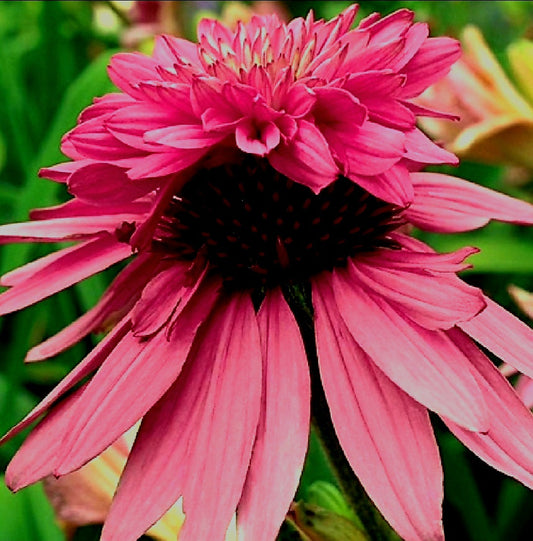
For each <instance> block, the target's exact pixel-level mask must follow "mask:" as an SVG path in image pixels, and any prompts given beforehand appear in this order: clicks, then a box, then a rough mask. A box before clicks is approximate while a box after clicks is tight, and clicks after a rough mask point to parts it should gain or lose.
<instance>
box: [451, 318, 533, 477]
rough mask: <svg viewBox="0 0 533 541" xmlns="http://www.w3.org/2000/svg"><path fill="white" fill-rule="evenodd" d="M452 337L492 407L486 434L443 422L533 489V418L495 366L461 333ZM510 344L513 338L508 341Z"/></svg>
mask: <svg viewBox="0 0 533 541" xmlns="http://www.w3.org/2000/svg"><path fill="white" fill-rule="evenodd" d="M449 332H450V336H451V337H452V339H453V341H454V342H455V343H456V344H457V345H458V346H459V347H460V348H461V349H462V350H463V351H464V353H465V354H466V356H467V357H468V358H469V359H470V361H471V362H472V364H473V365H474V367H475V368H476V370H477V372H478V374H479V375H478V381H479V384H480V387H481V389H482V391H483V393H484V394H485V396H486V397H487V402H489V403H490V404H491V415H490V428H489V430H488V432H487V433H482V434H480V433H476V432H470V431H468V430H464V429H463V428H461V427H459V426H457V425H456V424H455V423H453V422H451V421H449V420H447V419H444V421H445V422H446V424H447V425H448V428H450V430H451V431H452V432H453V433H454V434H455V435H456V436H457V437H458V438H459V439H460V440H461V441H462V442H463V443H464V444H465V445H466V446H467V447H469V448H470V449H471V450H472V451H473V452H474V453H475V454H476V455H478V456H479V457H480V458H482V459H483V460H484V461H485V462H487V463H488V464H490V465H491V466H492V467H494V468H496V469H497V470H500V471H502V472H503V473H505V474H506V475H510V476H511V477H514V478H516V479H518V480H519V481H520V482H521V483H523V484H525V485H526V486H528V487H530V488H533V416H532V414H531V412H530V411H529V410H528V409H527V408H526V406H525V405H524V404H523V402H522V401H521V400H520V398H518V396H517V395H516V392H515V391H514V389H513V388H512V387H511V386H510V385H509V383H508V382H507V380H506V379H505V377H504V376H503V375H502V374H501V373H500V371H499V370H498V369H497V368H496V367H495V366H494V364H493V363H492V362H491V361H490V360H489V359H488V358H487V357H486V356H485V355H484V354H483V353H482V352H481V351H480V350H479V349H478V348H477V347H476V346H475V345H474V344H473V343H472V341H471V340H470V339H469V338H468V337H467V336H465V335H464V334H463V333H462V332H461V331H460V330H458V329H452V330H451V331H449ZM509 341H511V339H510V338H509Z"/></svg>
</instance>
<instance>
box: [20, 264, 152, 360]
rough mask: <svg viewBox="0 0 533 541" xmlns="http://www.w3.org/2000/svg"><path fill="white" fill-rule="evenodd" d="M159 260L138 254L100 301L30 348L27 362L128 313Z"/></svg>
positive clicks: (102, 327)
mask: <svg viewBox="0 0 533 541" xmlns="http://www.w3.org/2000/svg"><path fill="white" fill-rule="evenodd" d="M157 264H158V259H157V258H154V257H150V256H146V255H139V256H138V257H137V258H136V259H134V260H133V261H132V262H131V263H130V264H129V265H128V266H127V267H126V268H125V269H124V270H123V271H122V272H121V273H120V274H119V275H118V276H117V277H116V278H115V279H114V280H113V281H112V282H111V284H110V285H109V287H108V288H107V289H106V291H105V292H104V294H103V296H102V298H101V299H100V300H99V301H98V303H97V304H96V305H95V306H94V307H93V308H91V309H90V310H89V311H87V312H85V313H84V314H83V315H82V316H81V317H79V318H78V319H77V320H75V321H74V322H73V323H71V324H70V325H68V326H67V327H65V328H64V329H62V330H61V331H59V332H58V333H57V334H55V335H54V336H51V337H50V338H48V339H47V340H45V341H44V342H41V343H40V344H38V345H37V346H35V347H33V348H32V349H30V350H29V351H28V353H27V355H26V359H25V360H26V362H35V361H42V360H43V359H48V358H50V357H53V356H54V355H57V354H58V353H60V352H62V351H64V350H66V349H68V348H70V347H71V346H72V345H74V344H76V343H77V342H79V341H80V340H82V339H83V338H84V337H85V336H87V335H88V334H89V333H91V332H98V331H101V330H105V329H106V328H108V327H109V326H112V325H113V324H114V323H115V322H116V321H117V320H119V319H122V317H123V316H124V315H125V314H126V312H129V311H130V309H131V308H132V307H133V305H134V304H135V302H136V301H137V300H138V298H139V296H140V294H141V290H142V288H143V287H144V285H145V284H146V282H147V281H148V280H149V279H150V276H152V274H153V272H154V270H155V267H156V266H157Z"/></svg>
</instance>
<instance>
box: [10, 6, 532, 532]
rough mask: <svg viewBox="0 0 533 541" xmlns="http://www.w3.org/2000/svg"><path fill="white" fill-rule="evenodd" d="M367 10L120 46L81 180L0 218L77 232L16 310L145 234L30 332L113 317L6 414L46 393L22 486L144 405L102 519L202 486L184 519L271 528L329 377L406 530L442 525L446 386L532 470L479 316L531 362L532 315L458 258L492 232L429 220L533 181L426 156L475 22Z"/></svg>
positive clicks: (513, 462)
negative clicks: (466, 28) (460, 239)
mask: <svg viewBox="0 0 533 541" xmlns="http://www.w3.org/2000/svg"><path fill="white" fill-rule="evenodd" d="M355 14H356V7H351V8H349V9H347V10H346V11H345V12H343V13H342V14H341V15H339V16H338V17H337V18H335V19H333V20H332V21H330V22H324V21H314V19H313V16H312V14H310V15H309V16H308V17H307V19H305V20H303V19H296V20H293V21H292V22H290V23H289V24H282V23H281V22H280V21H279V20H278V19H277V18H276V17H275V16H266V17H254V18H253V19H252V20H251V22H250V23H248V24H246V25H240V26H239V27H238V29H237V30H236V31H235V32H231V31H229V30H228V29H226V28H225V27H224V26H222V25H221V24H220V23H218V22H216V21H211V20H204V21H203V22H201V23H200V26H199V44H198V45H196V44H193V43H190V42H188V41H185V40H183V39H178V38H172V37H168V36H163V37H161V38H159V39H158V40H157V44H156V48H155V51H154V54H153V57H151V58H148V57H146V56H143V55H141V54H135V53H133V54H118V55H116V56H115V57H114V58H113V60H112V62H111V66H110V69H109V73H110V76H111V78H112V80H113V82H114V83H115V84H116V85H117V86H118V87H119V89H120V90H121V92H118V93H115V94H108V95H106V96H104V97H103V98H100V99H98V100H96V102H95V104H94V105H93V106H91V107H89V108H88V109H86V110H85V111H84V112H83V113H82V115H81V117H80V121H79V124H78V126H77V127H76V128H74V129H73V130H72V131H71V132H69V133H68V134H67V135H66V136H65V139H64V142H63V151H64V153H65V154H66V155H67V156H68V157H69V158H71V159H72V161H70V162H68V163H65V164H60V165H57V166H55V167H52V168H49V169H45V170H43V171H42V174H43V176H46V177H48V178H51V179H52V180H55V181H58V182H64V183H66V185H67V187H68V189H69V191H70V193H71V194H72V195H73V196H74V198H73V199H71V200H70V201H68V202H67V203H65V204H64V205H60V206H58V207H54V208H51V209H41V210H38V211H34V212H33V214H32V218H33V221H32V222H29V223H23V224H11V225H5V226H2V227H1V228H0V235H1V237H2V238H3V240H4V242H30V241H32V242H33V241H37V242H55V241H58V240H61V241H66V240H67V241H68V240H71V241H76V243H75V244H74V246H71V247H69V248H66V249H63V250H61V251H59V252H56V253H54V254H52V255H49V256H46V257H45V258H43V259H40V260H37V261H35V262H32V263H29V264H28V265H26V266H24V267H22V268H20V269H17V270H15V271H13V272H11V273H9V274H7V275H6V276H4V278H3V282H2V283H3V284H4V285H6V286H10V287H11V289H9V290H8V291H6V292H5V293H3V294H2V295H1V296H0V310H1V311H2V313H8V312H11V311H14V310H19V309H21V308H23V307H25V306H28V305H30V304H32V303H34V302H37V301H39V300H40V299H42V298H44V297H46V296H48V295H51V294H53V293H55V292H57V291H59V290H62V289H64V288H66V287H68V286H70V285H72V284H74V283H76V282H78V281H79V280H82V279H84V278H86V277H87V276H89V275H92V274H94V273H96V272H98V271H100V270H102V269H104V268H106V267H109V266H110V265H112V264H114V263H116V262H119V261H123V260H126V259H128V258H130V257H131V256H132V255H133V259H132V260H131V262H129V264H128V265H127V266H126V267H125V268H124V270H122V271H121V273H120V274H119V275H118V276H117V278H116V279H115V281H114V282H113V283H112V284H111V285H110V287H109V289H108V291H107V292H106V293H105V294H104V296H103V298H102V299H101V301H100V302H99V303H98V304H97V305H96V306H95V307H94V308H93V309H92V310H90V311H89V312H88V313H86V314H85V315H83V316H82V317H81V318H80V319H78V320H77V321H75V322H74V323H73V324H71V325H70V326H69V327H67V328H66V329H64V330H63V331H61V332H60V333H59V334H58V335H56V336H54V337H51V338H49V339H48V340H47V341H45V342H44V343H42V344H40V345H38V346H36V347H35V348H33V349H32V350H31V351H30V352H29V354H28V360H30V361H36V360H40V359H43V358H46V357H50V356H52V355H55V354H56V353H58V352H59V351H62V350H64V349H66V348H68V347H69V346H71V345H72V344H74V343H75V342H77V341H78V340H80V339H81V338H82V337H83V336H85V335H87V334H88V333H90V332H92V331H95V330H99V329H107V328H110V327H113V329H112V330H111V332H109V334H108V335H107V336H106V338H105V339H104V340H103V341H102V342H101V343H100V344H99V345H98V346H97V347H96V348H95V349H94V350H93V351H92V352H91V353H90V354H89V356H88V357H87V358H85V359H84V360H83V361H82V362H81V363H80V364H79V365H78V366H77V367H76V368H75V369H74V370H73V371H72V372H71V373H70V374H69V375H68V376H67V377H66V378H65V379H64V380H63V381H62V382H61V383H60V384H59V385H58V386H57V387H56V388H55V389H54V390H53V391H52V392H51V394H50V395H49V396H48V397H46V398H45V399H44V400H43V402H42V403H41V404H40V405H39V406H37V407H36V409H35V410H33V411H32V412H31V413H30V414H29V415H28V416H27V417H26V418H25V419H24V420H23V421H22V422H21V423H20V424H19V425H17V426H16V427H15V428H14V429H13V430H12V431H11V432H10V433H9V434H8V435H7V436H6V437H11V436H13V435H14V434H16V433H18V432H20V431H21V430H22V429H23V428H24V427H26V426H28V425H29V424H31V423H32V422H34V421H35V420H37V419H39V418H40V417H41V415H42V414H43V413H45V412H47V414H46V416H45V417H44V419H42V420H41V421H40V423H39V424H38V425H37V427H36V428H35V429H34V430H33V432H32V433H31V435H30V436H29V437H28V439H27V440H26V442H25V443H24V444H23V446H22V447H21V449H20V450H19V452H18V453H17V454H16V455H15V457H14V459H13V461H12V462H11V464H10V466H9V468H8V471H7V482H8V484H9V486H10V487H11V488H12V489H15V490H17V489H19V488H21V487H23V486H25V485H28V484H30V483H33V482H35V481H36V480H38V479H40V478H42V477H44V476H46V475H49V474H51V473H53V474H55V475H58V476H61V475H63V474H66V473H68V472H71V471H73V470H76V469H77V468H79V467H81V466H82V465H83V464H85V463H86V462H87V461H89V460H90V459H91V458H93V457H94V456H96V455H98V454H99V453H100V452H102V451H103V450H104V449H105V448H106V447H107V446H108V445H110V444H111V443H112V442H113V441H115V440H116V439H117V438H118V437H119V436H120V435H121V434H123V433H124V432H125V431H126V430H127V429H128V428H130V427H131V426H132V425H134V424H135V423H136V422H137V421H138V420H139V419H141V418H142V423H141V427H140V430H139V432H138V435H137V438H136V441H135V444H134V446H133V449H132V451H131V454H130V457H129V459H128V463H127V465H126V468H125V470H124V473H123V475H122V479H121V482H120V485H119V488H118V490H117V493H116V495H115V498H114V502H113V505H112V507H111V510H110V512H109V515H108V518H107V521H106V524H105V526H104V530H103V534H102V539H104V540H105V541H127V540H134V539H136V538H137V537H139V536H140V535H141V534H142V533H143V532H144V531H146V530H147V529H148V528H149V527H150V525H151V524H153V523H154V522H155V521H156V520H157V519H158V518H159V517H160V516H161V515H162V514H163V513H164V512H165V510H166V509H168V508H169V507H170V506H171V505H172V504H173V503H174V502H175V501H176V500H178V498H180V497H182V498H183V509H184V512H185V514H186V519H185V524H184V527H183V529H182V531H181V534H180V540H193V541H202V540H209V541H211V540H221V539H223V538H224V534H225V532H226V529H227V527H228V524H229V523H230V520H231V519H232V517H233V515H234V513H235V512H237V525H238V533H239V539H240V540H241V539H244V540H253V541H261V540H264V541H271V540H273V539H274V538H275V536H276V533H277V531H278V529H279V527H280V524H281V522H282V521H283V518H284V516H285V513H286V512H287V510H288V508H289V505H290V502H291V500H292V498H293V496H294V493H295V490H296V487H297V485H298V479H299V476H300V473H301V469H302V465H303V462H304V457H305V453H306V448H307V441H308V432H309V420H310V404H311V402H313V403H316V401H317V400H319V398H320V396H319V395H320V393H322V389H323V392H324V394H325V397H326V399H327V404H328V406H329V413H330V414H331V420H332V422H333V426H334V428H335V432H336V435H337V437H338V440H339V442H340V444H341V446H342V449H343V450H344V453H345V455H346V457H347V459H348V461H349V463H350V465H351V467H352V468H353V470H354V472H355V474H356V475H357V477H358V478H359V479H360V481H361V483H362V485H363V486H364V488H365V489H366V492H367V493H368V495H369V496H370V498H371V499H372V500H373V501H374V502H375V504H376V505H377V506H378V508H379V509H380V510H381V512H382V513H383V515H384V516H385V518H386V519H387V520H388V521H389V522H390V524H391V525H392V526H393V528H394V529H395V530H397V532H398V533H399V534H400V535H401V536H402V537H403V538H405V539H407V540H424V541H427V540H438V539H442V538H443V535H444V534H443V531H442V521H441V500H442V491H443V488H442V471H441V465H440V460H439V455H438V450H437V446H436V443H435V439H434V435H433V431H432V428H431V424H430V420H429V416H428V410H430V411H433V412H435V413H436V414H438V415H439V416H440V417H441V418H442V419H443V420H444V422H445V423H446V424H447V425H448V426H449V427H450V429H451V430H452V431H453V433H454V434H456V435H457V437H458V438H459V439H461V440H462V441H463V442H464V443H465V444H466V445H467V446H468V447H470V448H471V449H472V450H473V451H474V452H475V453H476V454H478V455H479V456H480V457H481V458H483V459H484V460H485V461H487V462H488V463H489V464H491V465H493V466H494V467H496V468H498V469H500V470H502V471H503V472H505V473H507V474H509V475H512V476H514V477H516V478H517V479H519V480H520V481H521V482H523V483H524V484H526V485H528V486H533V440H532V434H533V419H532V417H531V414H530V412H529V411H528V410H527V409H526V408H525V407H524V405H523V404H522V403H521V402H520V400H519V399H518V397H517V396H516V395H515V394H514V392H513V390H512V388H511V387H510V386H509V385H508V383H507V382H506V380H505V378H504V377H503V376H502V375H501V374H500V372H499V371H498V370H497V369H496V368H495V367H494V365H493V364H492V363H491V361H490V360H489V359H488V358H487V357H486V356H485V355H484V354H483V353H482V352H481V350H480V349H478V347H477V346H476V344H475V342H474V341H473V340H472V338H473V339H474V340H475V341H476V342H479V343H481V344H482V345H483V346H485V347H486V348H488V349H489V350H492V351H493V352H494V353H495V354H496V355H498V356H499V357H501V359H502V360H504V361H506V362H507V363H509V364H511V365H513V366H515V367H516V368H517V369H519V370H521V371H523V372H525V373H528V374H530V375H533V359H532V354H531V352H532V351H533V348H532V346H533V333H532V332H531V331H530V330H529V328H528V327H527V326H526V325H524V324H522V323H521V322H520V321H518V320H517V319H515V318H514V317H513V316H512V315H510V314H509V313H507V312H506V311H504V310H503V309H502V308H500V307H499V306H497V305H496V304H494V303H493V302H491V301H490V300H489V299H487V298H486V297H485V296H484V294H483V293H482V292H481V291H480V290H479V289H476V288H474V287H471V286H469V285H467V284H465V283H463V282H462V281H461V280H460V279H459V278H458V277H457V275H456V273H457V272H458V271H461V270H462V269H464V268H466V267H467V265H466V264H465V263H464V259H465V258H466V257H467V256H468V255H470V254H472V253H473V252H474V251H475V250H474V249H472V248H465V249H463V250H460V251H458V252H454V253H449V254H437V253H435V252H434V251H433V250H431V249H430V248H429V247H428V246H426V245H425V244H423V243H422V242H420V241H418V240H415V239H413V238H411V237H410V236H408V234H407V233H406V231H407V230H408V227H406V226H408V225H409V224H413V225H415V226H417V227H420V228H423V229H427V230H431V231H440V232H456V231H466V230H470V229H475V228H477V227H480V226H482V225H484V224H486V223H487V222H488V221H489V220H490V219H497V220H503V221H509V222H514V223H523V224H531V223H533V207H532V206H531V205H528V204H526V203H525V202H521V201H516V200H514V199H512V198H509V197H507V196H504V195H502V194H497V193H495V192H492V191H490V190H487V189H485V188H482V187H479V186H477V185H474V184H471V183H469V182H466V181H463V180H460V179H457V178H453V177H450V176H446V175H442V174H437V173H423V172H415V173H412V172H411V171H413V170H417V171H419V170H420V169H421V167H422V166H423V165H426V164H435V163H443V162H444V163H455V162H456V158H455V157H454V156H453V155H452V154H450V153H448V152H447V151H445V150H443V149H441V148H439V147H438V146H436V145H435V144H433V143H432V142H431V141H430V140H429V139H428V138H426V137H425V136H424V135H423V134H422V133H421V132H420V131H419V130H418V129H417V128H416V126H415V120H416V116H417V115H420V114H428V115H438V113H436V112H432V111H428V110H424V109H422V108H421V107H419V106H416V105H413V104H412V103H411V99H412V98H414V97H416V96H417V95H418V94H419V93H420V92H422V91H423V90H424V89H426V88H427V87H428V86H429V85H430V84H432V83H433V82H434V81H436V80H437V79H439V78H440V77H442V76H443V75H444V74H445V73H446V72H447V71H448V69H449V67H450V65H451V64H452V63H453V62H454V61H455V60H456V59H457V57H458V56H459V48H458V44H457V43H456V42H455V41H454V40H451V39H448V38H429V37H428V28H427V26H426V25H425V24H421V23H413V14H412V13H411V12H410V11H407V10H401V11H398V12H396V13H394V14H392V15H390V16H388V17H385V18H380V17H379V15H377V14H374V15H371V16H370V17H368V18H366V19H365V20H363V21H361V22H360V24H359V26H358V27H357V28H355V29H350V28H351V27H352V23H353V20H354V17H355ZM315 339H316V340H315ZM315 342H316V344H315ZM318 374H319V375H318ZM310 375H311V377H310ZM88 376H90V377H89V379H88V381H86V382H84V384H83V385H82V386H79V387H77V388H76V390H74V391H73V392H72V393H71V394H69V396H68V397H67V398H65V399H64V400H62V401H60V398H61V397H62V396H63V395H64V394H65V393H66V392H67V391H69V390H72V389H73V388H75V387H76V386H77V384H79V383H81V382H82V380H85V379H87V377H88ZM320 380H321V382H320ZM311 387H312V388H313V393H311ZM329 413H328V410H327V409H326V410H324V409H322V410H320V411H317V410H316V409H315V411H314V416H315V417H317V416H322V417H324V416H326V417H327V416H328V415H329ZM319 428H320V427H319Z"/></svg>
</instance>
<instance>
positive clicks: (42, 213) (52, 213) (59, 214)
mask: <svg viewBox="0 0 533 541" xmlns="http://www.w3.org/2000/svg"><path fill="white" fill-rule="evenodd" d="M150 200H151V198H149V197H148V198H146V197H145V198H143V199H141V200H137V201H132V202H130V203H121V204H115V205H105V206H104V207H100V206H95V205H90V204H87V203H82V202H81V201H80V200H78V199H69V200H68V201H66V202H65V203H61V204H59V205H54V206H52V207H42V208H38V209H33V210H31V211H30V218H31V219H32V220H49V219H51V218H80V217H81V216H104V215H105V216H106V217H108V218H109V219H111V217H110V215H111V214H115V215H116V214H119V215H120V214H124V213H126V214H128V215H130V216H131V215H132V214H134V215H136V216H138V217H140V216H142V215H144V214H146V213H147V212H148V211H149V210H150V206H151V205H150ZM65 223H66V222H65Z"/></svg>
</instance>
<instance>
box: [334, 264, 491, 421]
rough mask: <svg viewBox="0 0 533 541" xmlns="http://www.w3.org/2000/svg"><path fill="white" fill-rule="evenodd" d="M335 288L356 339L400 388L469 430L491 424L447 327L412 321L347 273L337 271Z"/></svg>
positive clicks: (479, 393) (463, 358)
mask: <svg viewBox="0 0 533 541" xmlns="http://www.w3.org/2000/svg"><path fill="white" fill-rule="evenodd" d="M435 287H438V285H435ZM333 289H334V292H335V300H336V302H337V305H338V307H339V311H340V313H341V315H342V317H343V319H344V321H345V323H346V325H347V327H348V329H349V330H350V332H351V334H352V336H353V338H354V339H355V341H356V342H357V344H358V345H359V346H360V347H361V348H362V349H363V350H364V351H365V352H366V353H367V355H368V356H369V357H370V358H371V359H372V361H373V362H374V363H376V365H377V366H378V367H379V368H380V370H382V371H383V372H384V373H385V375H387V376H388V377H389V378H390V379H391V380H392V381H393V382H394V383H396V385H398V387H400V388H401V389H403V390H404V391H405V392H406V393H407V394H409V395H410V396H411V397H413V398H414V399H415V400H416V401H418V402H420V403H421V404H423V405H424V406H426V407H427V408H428V409H430V410H432V411H435V412H437V413H439V414H442V415H446V416H448V417H450V419H453V420H454V421H455V422H457V423H458V424H460V425H462V426H464V427H465V428H468V429H469V430H480V431H481V430H484V429H485V428H486V426H487V423H488V419H487V411H486V405H485V401H484V400H483V396H482V395H481V392H480V390H479V387H478V385H477V383H476V380H475V378H474V376H473V374H472V372H471V370H470V364H469V362H468V359H466V357H465V356H464V355H462V354H461V352H460V351H459V350H458V349H457V348H456V347H455V346H454V345H453V343H452V342H451V341H450V340H449V339H448V337H447V336H446V335H445V334H444V333H443V332H442V331H429V330H427V329H425V328H423V327H421V326H419V325H417V324H416V323H414V322H412V321H410V320H409V319H407V318H406V316H404V315H403V314H402V313H401V312H400V311H396V310H395V309H394V308H393V307H392V306H391V305H390V304H389V302H387V300H386V299H385V298H383V297H382V296H381V295H379V294H377V293H375V292H370V290H367V289H366V287H363V286H362V285H361V284H359V283H358V282H357V281H355V280H354V279H353V278H352V277H351V276H349V275H348V274H347V273H346V272H345V271H341V270H338V269H336V270H335V271H334V273H333ZM384 336H386V337H387V340H383V337H384ZM458 374H460V377H458Z"/></svg>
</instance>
